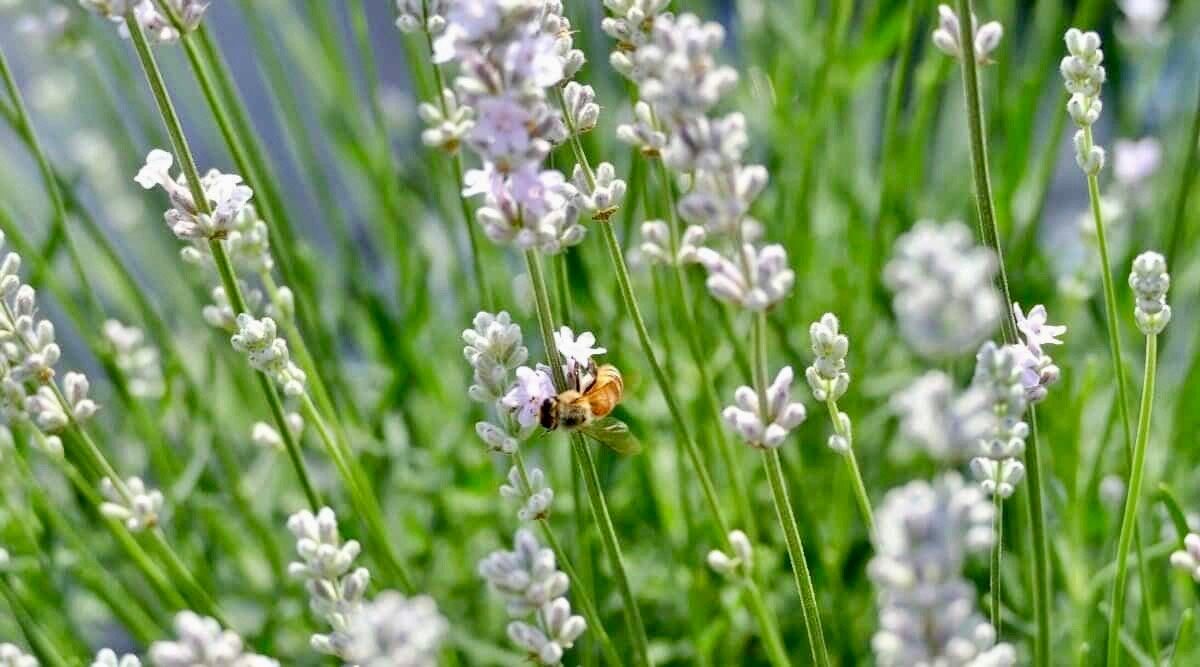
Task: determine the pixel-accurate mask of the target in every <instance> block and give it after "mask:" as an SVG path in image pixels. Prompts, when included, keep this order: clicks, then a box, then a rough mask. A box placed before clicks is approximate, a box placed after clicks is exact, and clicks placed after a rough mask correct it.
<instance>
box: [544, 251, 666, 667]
mask: <svg viewBox="0 0 1200 667" xmlns="http://www.w3.org/2000/svg"><path fill="white" fill-rule="evenodd" d="M525 264H526V267H527V269H528V270H529V281H530V283H532V285H533V293H534V297H535V305H536V306H537V319H538V327H539V329H540V330H541V334H542V343H543V345H544V346H545V348H546V360H547V362H549V365H550V369H551V372H552V375H553V376H554V386H555V387H556V388H557V389H558V390H559V391H562V390H564V389H566V386H567V381H566V377H565V376H564V374H563V370H562V364H559V363H558V362H557V359H558V358H559V355H558V347H557V346H556V345H555V342H554V324H553V323H552V322H551V315H550V314H551V312H552V311H551V308H550V292H549V289H548V288H547V287H546V278H545V276H544V275H543V273H542V260H541V257H540V256H539V255H538V254H537V252H536V251H534V250H526V251H525ZM570 439H571V449H572V451H574V452H575V454H576V456H577V460H578V461H579V463H580V472H581V474H582V475H583V481H584V484H585V485H586V487H587V492H588V500H589V502H590V504H591V507H592V515H593V518H594V519H595V521H596V527H597V528H598V529H599V531H600V539H601V542H602V543H603V544H604V551H605V552H606V554H607V555H608V560H609V564H610V565H611V567H612V570H613V577H614V578H615V579H616V581H617V590H618V591H619V592H620V595H621V600H622V603H623V604H624V611H625V625H626V629H627V630H628V632H629V638H630V641H631V642H632V643H633V647H634V651H635V652H636V653H637V660H636V662H637V663H639V664H642V665H646V666H649V665H652V664H653V663H652V662H651V661H650V648H649V641H648V640H647V638H646V628H645V625H643V623H642V614H641V611H639V610H638V606H637V599H636V598H635V597H634V595H633V588H632V587H631V586H630V585H629V575H628V574H627V573H626V571H625V562H624V558H623V556H622V555H621V544H620V541H619V540H618V539H617V532H616V529H615V528H613V523H612V517H611V516H609V513H608V502H607V501H606V500H605V498H604V490H603V489H602V488H601V486H600V475H599V473H598V472H597V471H596V461H595V459H594V458H593V457H592V451H591V449H589V448H588V445H587V443H586V442H585V441H584V439H583V436H581V435H580V434H579V433H571V434H570Z"/></svg>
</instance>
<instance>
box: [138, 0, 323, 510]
mask: <svg viewBox="0 0 1200 667" xmlns="http://www.w3.org/2000/svg"><path fill="white" fill-rule="evenodd" d="M125 26H126V27H127V28H128V29H129V34H130V37H131V40H132V41H133V46H134V50H136V51H137V55H138V60H139V61H140V62H141V65H142V70H143V72H144V73H145V75H146V82H147V83H148V84H149V86H150V91H151V92H152V93H153V95H154V100H155V103H156V104H157V105H158V110H159V114H160V115H161V116H162V120H163V123H164V125H166V128H167V134H168V135H169V136H170V138H171V145H172V148H173V149H174V152H175V155H176V156H177V157H178V158H179V162H180V166H181V168H182V169H183V173H184V178H185V179H186V180H187V183H188V187H189V188H190V189H191V194H192V200H193V201H194V202H195V203H196V206H197V207H199V208H200V210H201V211H203V212H206V213H209V212H210V211H209V210H208V208H209V204H208V199H207V198H206V197H205V195H204V189H203V188H202V186H201V184H200V174H199V171H198V170H197V169H196V159H195V157H193V156H192V150H191V148H190V147H189V146H188V141H187V136H186V135H185V134H184V132H183V124H182V123H181V122H180V121H179V114H178V113H176V111H175V106H174V104H172V102H171V96H170V93H168V92H167V86H166V82H165V81H164V80H163V77H162V71H161V70H160V69H159V67H158V62H157V61H156V60H155V59H154V54H153V52H151V50H150V45H149V44H148V43H147V42H146V35H145V34H144V33H143V32H142V27H141V24H139V23H138V22H137V19H135V18H134V17H133V15H132V14H127V15H126V16H125ZM209 250H210V251H211V252H212V257H213V261H214V263H215V264H216V265H217V273H218V274H220V276H221V285H222V286H223V287H224V288H225V295H226V296H227V297H228V298H229V303H230V305H231V306H232V307H233V310H234V312H237V313H243V312H246V302H245V300H244V298H243V297H242V291H241V288H240V287H239V286H238V282H237V279H236V277H235V274H234V271H233V265H232V263H231V262H230V261H229V256H228V255H227V254H226V253H225V246H224V244H223V243H222V242H221V241H219V240H216V239H213V240H211V241H209ZM256 375H257V376H258V381H259V386H260V387H261V389H262V391H263V394H264V395H265V396H266V398H267V402H268V403H269V404H270V406H271V414H272V417H274V420H275V426H276V430H277V431H278V432H279V435H280V437H282V438H283V440H284V443H285V444H286V445H287V448H288V455H289V458H290V460H291V462H292V467H293V468H294V469H295V471H296V476H297V477H298V478H299V480H300V484H301V486H302V487H303V488H304V493H305V495H306V496H307V497H308V501H309V504H310V505H312V507H313V508H314V509H316V508H318V507H320V506H321V502H320V497H319V496H318V495H317V493H316V491H315V487H314V486H313V484H312V482H311V481H310V475H309V474H308V469H307V467H306V466H305V464H304V459H303V457H302V456H301V455H300V451H299V444H298V443H296V442H295V438H293V437H292V436H291V432H290V430H289V427H288V423H287V419H286V417H285V415H284V412H283V401H282V399H280V397H279V393H278V391H277V390H276V389H275V386H274V385H273V384H271V381H270V380H269V379H268V378H267V377H266V376H265V375H263V374H262V373H261V372H257V373H256Z"/></svg>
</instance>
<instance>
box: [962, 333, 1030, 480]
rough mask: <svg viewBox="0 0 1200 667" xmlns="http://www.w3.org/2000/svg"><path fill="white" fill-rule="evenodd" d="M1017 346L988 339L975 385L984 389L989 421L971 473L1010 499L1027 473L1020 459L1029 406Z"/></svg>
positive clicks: (979, 357) (981, 351)
mask: <svg viewBox="0 0 1200 667" xmlns="http://www.w3.org/2000/svg"><path fill="white" fill-rule="evenodd" d="M1020 356H1021V355H1020V354H1019V353H1018V351H1017V346H1012V345H1008V346H1004V347H1001V346H998V345H996V344H995V343H993V342H991V341H988V342H986V343H984V344H983V346H982V347H980V348H979V354H978V355H977V356H976V361H975V378H974V380H973V381H972V388H974V389H976V390H978V391H981V392H983V395H984V396H985V397H986V401H987V405H988V407H989V408H990V413H987V412H985V413H984V414H985V415H986V416H990V418H991V419H990V423H989V424H988V427H987V429H986V430H985V435H984V436H983V437H982V438H980V440H979V445H980V455H979V456H977V457H976V458H974V459H971V472H972V473H974V475H975V477H976V479H978V480H979V484H980V486H981V488H983V490H984V491H985V492H986V493H988V494H989V495H990V494H999V495H1000V497H1001V498H1007V497H1009V496H1011V495H1012V493H1013V491H1014V490H1016V485H1017V484H1018V483H1019V482H1020V481H1021V479H1022V478H1023V477H1024V476H1025V466H1024V464H1022V463H1021V461H1020V458H1021V456H1022V455H1023V454H1024V453H1025V438H1027V437H1029V425H1028V424H1026V423H1025V422H1024V421H1023V420H1022V419H1023V417H1024V415H1025V409H1026V407H1028V404H1029V403H1028V398H1027V397H1026V396H1027V394H1026V391H1027V389H1026V387H1025V383H1024V381H1023V380H1022V375H1023V373H1024V369H1023V368H1022V366H1021V360H1020Z"/></svg>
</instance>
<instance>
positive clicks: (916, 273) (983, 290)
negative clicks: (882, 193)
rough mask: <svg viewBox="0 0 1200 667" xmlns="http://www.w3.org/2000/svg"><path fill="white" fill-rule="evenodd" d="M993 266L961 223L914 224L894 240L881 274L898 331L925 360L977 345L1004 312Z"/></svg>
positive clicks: (953, 354) (950, 355)
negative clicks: (890, 297) (889, 297)
mask: <svg viewBox="0 0 1200 667" xmlns="http://www.w3.org/2000/svg"><path fill="white" fill-rule="evenodd" d="M997 269H998V264H997V261H996V255H995V253H993V252H992V251H991V250H990V249H988V248H985V247H983V246H979V245H976V243H975V241H974V238H973V237H972V235H971V230H969V229H968V228H967V226H966V225H964V224H962V223H961V222H949V223H946V224H944V225H939V224H937V223H935V222H931V221H927V220H923V221H919V222H917V223H916V224H915V225H914V226H913V228H912V229H911V230H909V231H908V232H906V233H905V234H903V235H901V236H900V238H898V239H897V240H896V247H895V250H894V251H893V254H892V258H891V260H890V261H889V262H888V263H887V266H886V267H884V274H883V276H884V282H885V283H886V284H887V286H888V287H889V288H890V289H891V290H892V310H893V311H894V312H895V314H896V323H897V325H898V326H899V327H900V333H901V335H903V336H904V339H905V340H906V341H907V342H908V344H909V345H910V346H911V347H912V348H913V349H914V350H916V351H917V352H918V353H919V354H920V355H921V356H924V357H927V358H930V359H936V360H941V359H947V358H953V357H957V356H961V355H964V354H967V353H968V352H971V351H973V350H975V349H976V348H978V347H979V344H980V343H982V342H983V341H985V340H987V338H988V337H989V336H991V335H992V332H993V331H995V329H996V327H997V325H999V324H1000V318H1001V317H1003V316H1004V299H1003V298H1002V297H1001V296H1000V292H999V291H998V290H997V289H996V287H995V285H994V282H993V281H994V278H995V275H996V271H997Z"/></svg>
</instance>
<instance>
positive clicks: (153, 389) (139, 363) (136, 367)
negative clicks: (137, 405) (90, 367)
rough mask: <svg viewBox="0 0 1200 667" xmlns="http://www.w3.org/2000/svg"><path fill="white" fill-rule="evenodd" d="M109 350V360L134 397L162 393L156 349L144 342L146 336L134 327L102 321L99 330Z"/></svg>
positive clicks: (145, 396)
mask: <svg viewBox="0 0 1200 667" xmlns="http://www.w3.org/2000/svg"><path fill="white" fill-rule="evenodd" d="M101 331H102V332H103V334H104V339H105V340H106V341H108V344H109V345H110V346H111V347H112V350H113V360H114V362H115V363H116V365H117V368H119V369H120V370H121V375H122V376H124V379H125V385H126V388H127V389H128V391H129V394H130V395H131V396H134V397H135V398H159V397H161V396H162V395H163V392H164V391H166V385H165V384H164V382H163V372H162V364H161V362H160V359H159V354H158V348H156V347H154V346H153V345H150V344H149V343H147V342H146V334H145V332H143V331H142V330H141V329H139V328H137V327H135V326H126V325H125V324H122V323H121V322H118V321H117V320H106V321H105V322H104V326H103V327H102V328H101Z"/></svg>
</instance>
